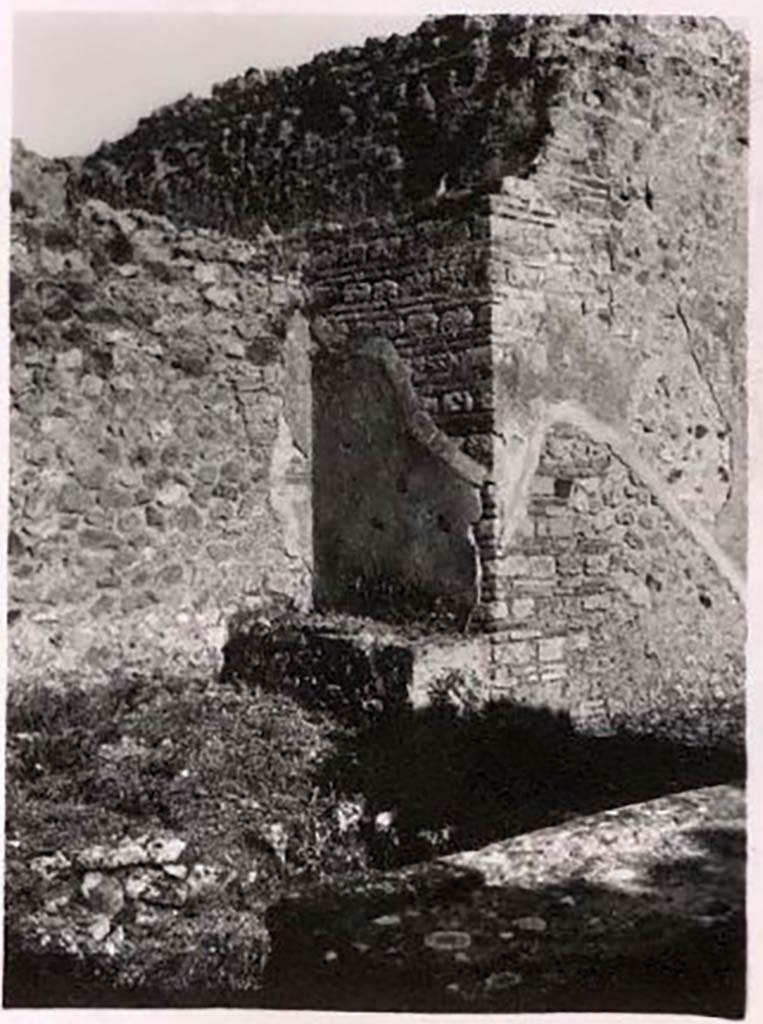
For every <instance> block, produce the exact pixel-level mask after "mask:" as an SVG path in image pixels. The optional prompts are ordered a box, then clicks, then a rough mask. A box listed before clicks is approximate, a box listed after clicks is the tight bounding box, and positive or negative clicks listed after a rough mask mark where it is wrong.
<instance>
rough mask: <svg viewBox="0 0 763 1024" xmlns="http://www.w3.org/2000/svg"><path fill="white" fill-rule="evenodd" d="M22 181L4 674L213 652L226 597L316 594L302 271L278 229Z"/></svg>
mask: <svg viewBox="0 0 763 1024" xmlns="http://www.w3.org/2000/svg"><path fill="white" fill-rule="evenodd" d="M31 178H32V179H34V175H33V174H32V175H31ZM36 180H37V184H38V185H39V184H40V180H39V176H38V178H37V179H36ZM15 185H16V186H17V188H16V191H15V193H14V195H15V201H14V206H15V209H14V214H13V220H12V243H11V249H12V261H13V272H12V276H11V302H12V308H11V318H12V342H11V352H10V357H11V408H10V419H11V478H10V523H9V526H10V535H9V568H10V572H9V583H10V586H9V603H8V607H9V621H10V627H9V646H10V658H11V674H12V677H13V678H23V679H29V678H33V677H45V676H50V675H51V673H52V671H53V670H55V677H56V678H57V679H60V678H62V677H65V676H66V675H67V674H76V675H77V676H78V677H81V676H83V675H85V676H94V677H95V676H97V675H101V674H104V673H108V672H109V671H110V670H112V669H114V668H117V667H120V668H125V667H128V668H129V667H130V666H131V665H140V666H141V667H143V668H147V667H148V668H151V669H161V668H165V667H168V666H171V665H172V664H173V663H175V662H177V664H178V665H187V664H188V663H189V661H190V662H194V661H197V662H201V663H213V662H216V661H217V659H218V657H219V653H220V648H221V646H222V642H223V640H224V636H225V623H226V620H227V618H228V617H229V616H230V615H231V614H232V613H233V612H235V611H237V610H239V609H240V608H242V607H245V606H247V605H249V606H251V605H256V604H258V603H259V602H262V601H263V600H266V599H271V598H273V597H275V596H279V595H280V597H281V598H282V599H284V600H285V599H290V600H292V601H293V602H295V603H296V604H297V605H298V606H305V605H307V604H309V601H310V578H311V577H310V569H311V564H312V544H311V507H310V505H311V499H310V451H311V443H310V433H311V420H310V380H309V355H308V343H307V337H306V331H307V328H306V323H305V321H304V320H303V319H302V318H301V316H300V314H299V313H298V312H297V306H298V303H299V299H300V291H299V285H298V281H297V279H296V278H295V277H294V275H293V274H292V273H291V272H290V270H289V266H288V263H287V261H286V260H285V257H284V253H283V251H281V250H280V249H279V246H278V244H277V242H276V241H274V240H270V241H268V242H263V241H257V240H255V241H253V242H246V243H245V242H240V241H231V240H229V239H225V238H223V237H221V236H219V235H216V234H215V233H214V232H211V231H188V230H186V231H183V230H179V229H178V228H177V227H175V226H174V225H173V224H172V223H170V221H168V220H166V219H164V218H158V217H153V216H150V215H148V214H145V213H143V212H140V211H124V212H115V211H113V210H112V209H110V208H109V207H108V206H106V205H105V204H104V203H102V202H100V201H97V200H91V201H89V202H87V203H85V204H84V205H83V207H82V208H81V210H79V211H77V212H76V214H75V215H71V216H70V215H67V214H66V213H65V211H64V210H63V208H62V207H61V206H60V205H56V204H55V203H53V204H52V205H51V203H48V202H44V201H41V200H40V196H39V195H38V194H37V193H36V192H35V190H34V189H33V188H30V187H28V182H27V181H25V180H18V179H17V180H16V181H15ZM40 191H41V192H42V193H43V194H45V189H44V188H41V190H40ZM48 193H49V189H48Z"/></svg>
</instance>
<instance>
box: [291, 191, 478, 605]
mask: <svg viewBox="0 0 763 1024" xmlns="http://www.w3.org/2000/svg"><path fill="white" fill-rule="evenodd" d="M487 226H488V219H487V216H486V213H485V206H484V203H482V202H471V201H468V202H457V203H450V202H444V203H443V202H439V203H431V204H429V205H425V206H423V207H422V208H421V209H420V210H419V211H418V213H417V214H416V215H409V216H407V217H406V216H403V217H401V218H398V219H396V220H394V221H393V220H391V219H390V220H376V219H374V220H369V221H364V222H361V223H359V224H357V225H353V226H352V227H346V228H341V227H339V226H337V227H335V228H333V229H316V230H314V231H313V232H311V233H310V235H309V237H308V246H309V253H310V260H309V264H308V265H307V267H306V272H305V283H306V286H307V289H308V294H309V300H310V310H311V314H312V317H313V320H312V329H313V334H314V337H315V339H316V352H315V354H314V374H313V381H314V408H315V451H316V457H315V464H314V479H315V492H314V502H315V506H314V507H315V544H316V571H317V580H316V593H317V594H318V598H319V604H321V603H326V604H328V605H330V606H333V607H340V608H345V609H348V610H349V609H352V610H354V611H363V612H364V613H367V614H374V615H382V616H389V615H392V616H393V617H406V614H407V615H409V616H410V615H413V616H414V617H416V616H420V615H421V614H425V615H428V614H429V613H431V612H433V611H436V610H437V609H438V608H439V610H440V611H443V612H444V613H445V614H446V615H456V617H457V618H458V619H460V620H461V621H464V620H465V617H466V616H468V615H469V613H470V610H471V609H472V608H473V607H474V606H475V605H476V604H477V603H478V602H479V600H480V596H481V592H480V589H479V585H478V581H477V578H476V572H477V565H476V552H475V543H476V542H475V540H474V537H473V532H472V531H473V528H474V527H476V524H477V523H478V521H479V520H480V518H481V515H482V507H481V483H482V480H483V479H484V477H485V474H486V471H487V469H488V468H489V462H490V452H491V442H490V436H491V424H492V405H493V402H492V394H493V391H492V378H491V366H490V293H489V288H488V280H487Z"/></svg>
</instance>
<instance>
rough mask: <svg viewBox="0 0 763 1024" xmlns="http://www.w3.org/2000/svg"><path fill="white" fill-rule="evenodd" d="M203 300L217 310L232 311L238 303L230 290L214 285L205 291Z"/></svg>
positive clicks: (237, 298)
mask: <svg viewBox="0 0 763 1024" xmlns="http://www.w3.org/2000/svg"><path fill="white" fill-rule="evenodd" d="M204 298H205V299H206V300H207V302H208V303H209V304H210V305H212V306H215V307H216V308H217V309H234V308H236V307H237V306H238V305H239V301H240V300H239V297H238V295H236V293H235V291H234V290H233V289H232V288H220V287H218V286H216V285H213V286H212V287H211V288H207V289H205V291H204Z"/></svg>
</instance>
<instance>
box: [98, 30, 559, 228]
mask: <svg viewBox="0 0 763 1024" xmlns="http://www.w3.org/2000/svg"><path fill="white" fill-rule="evenodd" d="M546 22H548V19H532V18H517V17H514V18H510V17H497V18H480V17H465V16H452V17H446V18H439V19H432V20H428V21H426V22H424V24H423V25H421V27H420V28H419V29H417V30H416V32H414V33H412V34H411V35H408V36H397V35H393V36H391V37H390V38H388V39H384V40H380V39H369V40H368V41H367V42H366V43H365V45H364V46H362V47H346V48H344V49H341V50H336V51H331V52H328V53H323V54H320V55H318V56H317V57H315V58H314V59H313V60H312V61H310V63H308V64H304V65H302V66H301V67H298V68H294V69H291V68H289V69H284V70H282V71H277V72H269V71H268V72H264V73H261V72H259V71H258V70H257V69H254V68H252V69H249V71H247V72H246V74H244V75H241V76H239V77H238V78H235V79H232V80H230V81H229V82H225V83H223V84H222V85H220V86H217V87H216V88H215V89H213V92H212V96H211V97H210V98H209V99H203V100H202V99H194V98H193V97H187V98H186V99H184V100H182V101H180V102H179V103H175V104H172V105H170V106H168V107H165V108H163V109H162V110H160V111H157V112H156V113H155V114H152V115H151V116H150V117H146V118H143V119H142V120H141V121H140V122H139V124H138V127H137V128H136V130H135V131H134V132H131V133H130V134H129V135H127V136H126V137H125V138H123V139H121V140H119V141H118V142H115V143H112V144H108V145H104V146H102V147H101V148H100V149H99V150H98V151H97V152H96V153H94V154H93V155H92V156H91V157H89V158H88V159H87V160H86V161H85V167H84V174H83V176H82V178H81V180H80V183H79V189H80V192H81V194H83V195H96V196H99V197H101V198H103V199H106V200H107V201H108V202H111V203H112V204H114V205H117V206H123V205H133V206H142V207H146V208H148V209H152V210H156V211H159V212H162V213H166V214H168V215H169V216H172V217H173V218H174V219H178V220H180V221H182V222H187V223H194V224H203V225H208V226H214V227H218V228H221V229H223V230H225V231H228V232H232V233H236V234H243V235H249V234H250V233H252V232H256V231H258V230H259V229H260V228H261V226H262V225H263V223H264V222H267V223H268V224H269V225H270V227H271V228H274V229H277V230H285V229H287V228H291V227H294V226H295V225H299V224H302V223H306V222H311V221H319V222H323V221H348V220H358V219H362V218H365V217H367V216H371V215H373V216H382V215H384V214H389V213H393V214H395V215H399V214H400V213H402V212H404V211H406V210H408V209H410V207H411V205H412V204H413V203H415V202H417V201H418V200H420V199H422V198H427V197H429V196H433V195H434V194H435V193H436V192H437V191H438V189H440V188H447V189H449V190H458V189H464V188H472V187H486V188H489V187H491V185H493V184H495V182H497V181H500V178H501V177H502V176H503V175H505V174H523V173H525V172H526V171H527V169H528V168H529V166H530V165H531V162H532V159H533V156H534V155H535V153H536V152H537V149H538V145H539V142H540V140H541V139H542V138H543V136H544V133H545V131H546V130H547V125H548V119H547V113H546V109H547V106H548V102H549V96H550V94H551V93H552V91H553V88H554V83H555V79H556V66H555V64H554V62H553V61H552V60H547V59H545V58H544V57H543V56H542V55H541V54H540V53H538V39H541V38H542V37H543V34H544V31H545V27H544V26H545V24H546Z"/></svg>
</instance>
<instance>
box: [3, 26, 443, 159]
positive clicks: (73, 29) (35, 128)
mask: <svg viewBox="0 0 763 1024" xmlns="http://www.w3.org/2000/svg"><path fill="white" fill-rule="evenodd" d="M422 20H423V15H421V14H407V15H406V14H400V15H397V16H395V15H383V14H378V15H372V14H370V13H369V14H363V15H360V16H358V15H351V14H345V15H342V14H322V15H318V14H311V13H307V14H290V15H289V14H285V15H278V14H247V13H244V14H241V13H229V14H226V13H222V12H220V11H219V9H218V12H217V13H214V12H206V13H190V12H185V13H171V12H167V11H165V12H161V11H153V12H151V11H143V12H126V11H111V12H103V11H101V12H98V11H53V12H50V11H23V12H19V11H17V12H16V13H15V14H14V17H13V37H12V55H11V60H12V82H11V85H12V111H11V118H12V135H13V136H14V137H15V138H20V139H21V140H22V141H23V143H24V144H25V145H26V147H27V148H28V149H32V150H34V151H35V152H37V153H40V154H42V155H44V156H78V155H83V154H86V153H90V152H92V151H93V150H94V149H95V148H96V147H97V146H98V145H99V144H100V143H101V141H104V140H106V141H111V140H113V139H117V138H120V137H121V136H122V135H124V134H126V133H127V132H129V131H130V130H131V129H132V128H133V127H134V126H135V124H136V122H137V120H138V118H139V117H143V116H144V115H146V114H148V113H150V112H151V111H152V110H154V109H156V107H159V106H162V105H163V104H165V103H169V102H171V101H173V100H176V99H180V98H181V97H183V96H186V95H187V94H188V93H194V94H195V95H197V96H203V95H208V94H209V89H210V87H211V86H212V85H213V84H214V83H215V82H221V81H224V80H225V79H226V78H231V77H233V76H234V75H237V74H241V73H243V72H244V71H246V69H247V68H250V67H259V68H273V67H283V66H284V65H296V64H301V63H304V62H305V61H307V60H309V59H310V58H311V57H312V56H313V55H314V54H316V53H319V52H321V51H322V50H327V49H334V48H336V47H338V46H344V45H361V44H362V43H363V42H364V41H365V40H366V39H367V38H368V37H369V36H388V35H391V34H392V33H393V32H399V33H401V34H402V33H406V32H410V31H412V30H413V29H414V28H416V26H417V25H418V24H419V23H420V22H421V21H422Z"/></svg>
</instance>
